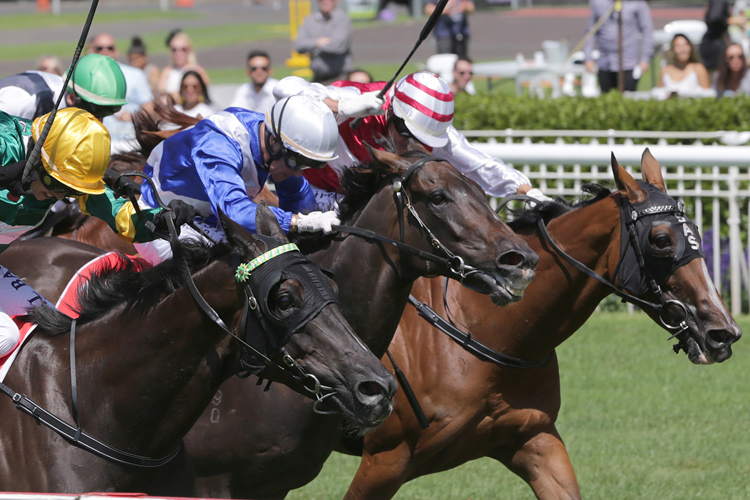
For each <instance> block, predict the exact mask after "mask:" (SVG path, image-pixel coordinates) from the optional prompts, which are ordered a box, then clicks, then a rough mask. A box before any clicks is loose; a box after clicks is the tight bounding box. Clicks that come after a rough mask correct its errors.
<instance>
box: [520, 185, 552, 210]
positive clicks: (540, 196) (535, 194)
mask: <svg viewBox="0 0 750 500" xmlns="http://www.w3.org/2000/svg"><path fill="white" fill-rule="evenodd" d="M526 196H528V197H530V198H534V199H535V200H537V201H540V202H545V201H552V198H550V197H549V196H547V195H545V194H544V193H542V192H541V191H540V190H538V189H537V188H534V189H529V190H528V191H527V192H526ZM527 203H528V204H529V205H530V206H532V207H533V206H534V205H536V203H534V202H533V201H528V202H527Z"/></svg>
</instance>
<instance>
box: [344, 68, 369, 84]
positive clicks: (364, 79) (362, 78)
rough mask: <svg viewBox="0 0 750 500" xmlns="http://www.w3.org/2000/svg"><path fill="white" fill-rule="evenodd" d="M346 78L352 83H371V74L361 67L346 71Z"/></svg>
mask: <svg viewBox="0 0 750 500" xmlns="http://www.w3.org/2000/svg"><path fill="white" fill-rule="evenodd" d="M346 80H347V81H350V82H354V83H372V81H373V80H372V75H371V74H370V73H368V72H367V71H365V70H363V69H354V70H352V71H350V72H349V73H347V75H346Z"/></svg>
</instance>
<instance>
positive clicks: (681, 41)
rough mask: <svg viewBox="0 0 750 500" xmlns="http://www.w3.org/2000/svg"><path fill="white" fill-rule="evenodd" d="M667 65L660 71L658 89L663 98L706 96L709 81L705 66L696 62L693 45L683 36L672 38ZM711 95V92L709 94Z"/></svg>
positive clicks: (696, 57)
mask: <svg viewBox="0 0 750 500" xmlns="http://www.w3.org/2000/svg"><path fill="white" fill-rule="evenodd" d="M666 59H667V63H668V64H667V65H666V66H664V67H663V68H662V69H661V73H660V74H659V83H658V87H659V88H661V89H663V91H661V92H662V93H663V94H664V95H665V96H672V95H678V96H680V97H703V96H706V95H708V94H707V93H706V90H709V88H710V85H711V80H710V79H709V77H708V71H706V68H705V66H703V65H702V64H701V63H700V62H698V55H697V54H696V51H695V49H694V48H693V44H692V43H690V40H688V39H687V37H686V36H685V35H675V36H674V38H672V43H671V44H670V49H669V52H668V53H667V57H666ZM711 94H712V95H713V92H711Z"/></svg>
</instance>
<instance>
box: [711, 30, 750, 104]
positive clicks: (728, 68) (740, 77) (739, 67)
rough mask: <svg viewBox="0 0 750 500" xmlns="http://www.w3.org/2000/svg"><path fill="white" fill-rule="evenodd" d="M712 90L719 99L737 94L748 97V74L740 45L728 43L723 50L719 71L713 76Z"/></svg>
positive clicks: (749, 77) (749, 85)
mask: <svg viewBox="0 0 750 500" xmlns="http://www.w3.org/2000/svg"><path fill="white" fill-rule="evenodd" d="M712 87H713V89H714V90H715V91H716V94H717V95H718V96H719V97H722V96H726V97H732V96H735V95H737V94H744V95H750V72H748V71H747V60H746V59H745V52H744V51H743V50H742V45H740V44H739V43H730V44H729V45H727V48H726V49H724V57H723V58H722V59H721V63H720V64H719V71H717V72H716V73H715V74H714V78H713V85H712Z"/></svg>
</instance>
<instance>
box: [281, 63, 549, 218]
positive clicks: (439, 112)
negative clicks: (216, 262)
mask: <svg viewBox="0 0 750 500" xmlns="http://www.w3.org/2000/svg"><path fill="white" fill-rule="evenodd" d="M384 87H385V82H375V83H370V84H361V83H354V82H346V81H339V82H334V83H333V84H332V85H331V86H328V87H324V86H322V85H320V84H317V83H309V82H307V81H306V80H303V79H302V78H299V77H296V76H290V77H287V78H284V79H282V80H281V81H280V82H279V83H278V84H277V85H276V87H275V88H274V95H275V96H276V98H277V99H282V98H285V97H288V96H291V95H307V96H312V97H314V98H317V99H320V100H322V101H323V102H324V103H325V104H326V105H328V107H329V108H330V109H331V110H332V111H333V112H334V113H336V120H337V123H338V129H339V134H340V140H339V145H338V148H337V149H336V155H337V156H338V159H337V160H335V161H331V162H328V165H327V166H326V167H325V168H324V169H322V170H318V171H307V172H305V177H306V178H307V179H308V181H309V182H310V183H311V184H312V185H313V187H314V189H315V196H316V198H317V200H318V203H319V206H320V208H321V210H322V209H325V208H327V207H331V206H333V204H334V203H335V200H336V197H337V196H336V194H335V193H336V192H337V191H338V189H339V187H340V184H339V177H340V176H341V175H342V173H343V170H344V169H345V168H347V167H349V166H351V165H355V164H357V163H362V162H366V161H369V160H370V155H369V153H368V152H367V149H366V147H365V144H369V145H370V146H372V147H373V148H375V149H385V147H384V146H383V145H381V141H382V139H381V138H384V137H388V138H390V139H391V140H392V141H393V142H394V144H395V146H396V149H397V150H399V151H400V150H405V147H406V144H407V142H408V139H409V138H413V139H416V140H418V141H419V142H421V143H422V144H423V145H424V146H425V147H427V149H429V150H431V151H432V153H433V154H434V155H435V156H439V157H441V158H445V159H446V160H448V161H449V162H450V163H451V164H453V165H454V166H455V167H456V168H457V169H458V170H460V171H461V172H462V173H463V174H464V175H466V176H467V177H469V178H470V179H472V180H474V181H476V182H477V183H478V184H479V185H480V186H481V187H482V189H484V191H485V192H486V193H487V194H489V195H491V196H496V197H504V196H508V195H511V194H515V193H519V194H527V195H529V196H532V197H535V198H537V199H540V200H546V199H548V198H547V197H546V196H544V195H543V194H542V192H541V191H539V190H538V189H532V188H531V183H530V181H529V179H528V178H527V177H526V176H525V175H523V174H522V173H521V172H518V171H517V170H515V169H513V168H511V167H509V166H508V165H506V164H505V163H503V162H502V161H500V160H496V159H494V158H492V157H491V156H489V155H487V154H485V153H483V152H481V151H479V150H477V149H475V148H474V147H473V146H472V145H471V144H469V142H468V141H467V140H466V138H465V137H464V136H463V135H461V134H460V133H459V132H458V130H456V129H455V127H453V125H452V123H453V94H452V93H451V89H450V86H449V85H448V83H446V82H445V81H444V80H443V79H441V78H440V77H438V76H436V75H434V74H433V73H429V72H426V71H422V72H419V73H413V74H411V75H408V76H405V77H403V78H401V80H399V82H398V84H396V85H395V86H392V87H391V88H390V89H389V91H388V93H387V94H386V96H385V106H384V104H383V99H379V98H378V97H377V96H376V94H377V92H378V91H380V90H381V89H382V88H384ZM360 117H364V120H363V121H362V123H361V124H360V127H359V128H358V129H356V130H355V129H352V128H351V126H350V122H351V119H352V118H360Z"/></svg>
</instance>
